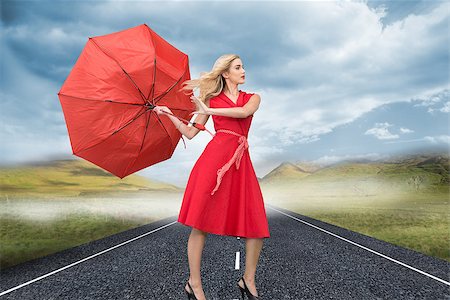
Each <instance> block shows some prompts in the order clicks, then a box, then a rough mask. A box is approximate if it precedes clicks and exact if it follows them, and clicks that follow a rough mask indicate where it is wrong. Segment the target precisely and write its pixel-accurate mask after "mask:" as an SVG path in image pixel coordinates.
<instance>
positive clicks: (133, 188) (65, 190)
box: [0, 159, 183, 198]
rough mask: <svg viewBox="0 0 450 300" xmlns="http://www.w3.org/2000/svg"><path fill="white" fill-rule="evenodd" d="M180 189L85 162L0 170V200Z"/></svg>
mask: <svg viewBox="0 0 450 300" xmlns="http://www.w3.org/2000/svg"><path fill="white" fill-rule="evenodd" d="M182 190H183V189H181V188H179V187H177V186H175V185H172V184H168V183H164V182H159V181H155V180H149V179H147V178H145V177H142V176H139V175H136V174H132V175H130V176H127V177H125V178H123V179H120V178H118V177H116V176H114V175H112V174H110V173H109V172H107V171H104V170H103V169H101V168H100V167H97V166H96V165H94V164H92V163H90V162H88V161H85V160H79V159H77V160H74V159H64V160H54V161H48V162H37V163H30V164H22V165H20V166H9V167H5V166H4V167H1V168H0V197H1V198H5V197H6V196H8V197H14V196H27V195H35V196H39V195H41V196H44V195H45V196H47V195H48V196H50V195H53V196H54V195H61V196H83V195H89V194H96V195H107V194H114V193H121V192H137V191H161V192H163V191H166V192H167V191H172V192H180V191H182Z"/></svg>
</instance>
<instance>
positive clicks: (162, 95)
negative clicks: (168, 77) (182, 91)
mask: <svg viewBox="0 0 450 300" xmlns="http://www.w3.org/2000/svg"><path fill="white" fill-rule="evenodd" d="M184 74H186V69H184V72H183V74H182V75H181V77H180V78H178V80H177V81H176V82H175V83H174V84H172V86H171V87H170V88H169V89H168V90H167V91H165V92H164V93H163V94H161V95H160V96H159V97H158V99H157V101H159V100H161V99H162V98H163V97H164V96H165V95H167V94H168V93H169V92H170V91H171V90H172V89H173V88H174V86H176V85H177V84H178V83H179V82H180V80H181V78H183V77H184ZM156 103H157V102H155V104H156Z"/></svg>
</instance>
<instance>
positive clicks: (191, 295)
mask: <svg viewBox="0 0 450 300" xmlns="http://www.w3.org/2000/svg"><path fill="white" fill-rule="evenodd" d="M187 284H188V286H189V289H190V290H191V292H192V293H189V292H188V291H186V286H184V288H183V289H184V291H185V292H186V294H187V296H188V300H190V299H191V297H192V299H194V300H197V297H195V294H194V290H193V289H192V287H191V285H190V284H189V280H188V282H187Z"/></svg>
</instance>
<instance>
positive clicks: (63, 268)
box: [0, 221, 178, 296]
mask: <svg viewBox="0 0 450 300" xmlns="http://www.w3.org/2000/svg"><path fill="white" fill-rule="evenodd" d="M177 222H178V221H173V222H172V223H169V224H167V225H164V226H161V227H158V228H156V229H153V230H152V231H149V232H147V233H144V234H141V235H140V236H137V237H135V238H132V239H131V240H128V241H125V242H123V243H120V244H118V245H116V246H114V247H111V248H108V249H105V250H103V251H100V252H98V253H96V254H93V255H91V256H88V257H86V258H83V259H81V260H79V261H76V262H74V263H71V264H70V265H67V266H65V267H62V268H59V269H57V270H55V271H52V272H50V273H47V274H45V275H42V276H40V277H37V278H35V279H32V280H30V281H27V282H25V283H22V284H21V285H18V286H15V287H13V288H10V289H9V290H6V291H3V292H1V293H0V296H3V295H5V294H8V293H11V292H12V291H15V290H17V289H20V288H22V287H24V286H27V285H29V284H31V283H33V282H35V281H38V280H41V279H43V278H45V277H48V276H50V275H53V274H55V273H58V272H60V271H62V270H65V269H67V268H70V267H72V266H75V265H77V264H79V263H81V262H83V261H86V260H88V259H91V258H93V257H96V256H97V255H100V254H103V253H105V252H108V251H111V250H113V249H116V248H117V247H120V246H123V245H125V244H128V243H130V242H132V241H135V240H137V239H140V238H141V237H144V236H146V235H149V234H151V233H154V232H156V231H158V230H161V229H163V228H166V227H168V226H170V225H173V224H175V223H177Z"/></svg>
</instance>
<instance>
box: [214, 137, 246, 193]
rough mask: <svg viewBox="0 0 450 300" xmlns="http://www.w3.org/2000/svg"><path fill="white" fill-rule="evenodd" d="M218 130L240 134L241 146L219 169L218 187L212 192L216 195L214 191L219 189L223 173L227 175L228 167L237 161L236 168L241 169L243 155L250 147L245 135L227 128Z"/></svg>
mask: <svg viewBox="0 0 450 300" xmlns="http://www.w3.org/2000/svg"><path fill="white" fill-rule="evenodd" d="M217 132H225V133H230V134H234V135H237V136H239V146H238V147H237V148H236V151H235V152H234V154H233V157H231V159H230V160H229V161H228V162H227V163H226V164H225V165H223V167H222V168H220V169H219V170H217V183H216V187H215V188H214V190H213V191H212V192H211V195H214V193H215V192H216V191H217V189H218V188H219V185H220V183H221V182H222V177H223V175H225V173H226V172H227V171H228V169H229V168H230V167H231V165H232V164H233V163H236V170H239V165H240V164H241V158H242V155H244V151H245V149H247V148H248V142H247V138H246V137H245V135H242V134H239V133H237V132H234V131H232V130H227V129H219V130H217V131H216V133H217Z"/></svg>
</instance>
